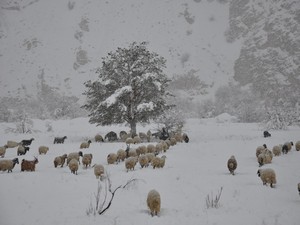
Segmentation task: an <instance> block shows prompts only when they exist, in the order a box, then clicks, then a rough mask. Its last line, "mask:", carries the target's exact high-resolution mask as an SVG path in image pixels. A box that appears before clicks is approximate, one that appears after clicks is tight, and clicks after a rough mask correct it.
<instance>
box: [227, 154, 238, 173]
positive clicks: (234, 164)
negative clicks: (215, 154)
mask: <svg viewBox="0 0 300 225" xmlns="http://www.w3.org/2000/svg"><path fill="white" fill-rule="evenodd" d="M227 168H228V170H229V172H230V173H231V174H232V175H234V171H235V170H236V168H237V161H236V159H235V157H234V155H232V156H231V157H230V158H229V159H228V161H227Z"/></svg>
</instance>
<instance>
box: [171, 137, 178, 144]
mask: <svg viewBox="0 0 300 225" xmlns="http://www.w3.org/2000/svg"><path fill="white" fill-rule="evenodd" d="M170 142H171V146H174V145H176V144H177V141H176V138H174V137H171V138H170Z"/></svg>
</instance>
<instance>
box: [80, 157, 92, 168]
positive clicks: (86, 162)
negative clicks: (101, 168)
mask: <svg viewBox="0 0 300 225" xmlns="http://www.w3.org/2000/svg"><path fill="white" fill-rule="evenodd" d="M92 159H93V154H84V155H83V156H82V159H81V162H82V164H83V166H85V168H87V167H88V166H91V164H92Z"/></svg>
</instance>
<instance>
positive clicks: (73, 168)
mask: <svg viewBox="0 0 300 225" xmlns="http://www.w3.org/2000/svg"><path fill="white" fill-rule="evenodd" d="M78 167H79V161H78V160H77V159H71V161H70V162H69V168H70V170H71V173H73V174H75V175H77V171H78Z"/></svg>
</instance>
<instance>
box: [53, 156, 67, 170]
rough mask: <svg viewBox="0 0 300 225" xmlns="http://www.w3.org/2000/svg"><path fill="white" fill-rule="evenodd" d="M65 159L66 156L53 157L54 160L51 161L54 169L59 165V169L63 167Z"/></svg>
mask: <svg viewBox="0 0 300 225" xmlns="http://www.w3.org/2000/svg"><path fill="white" fill-rule="evenodd" d="M67 157H68V155H67V154H63V155H61V156H57V157H55V158H54V161H53V163H54V167H55V168H56V167H57V166H59V165H61V167H63V166H64V164H65V161H66V158H67Z"/></svg>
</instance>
